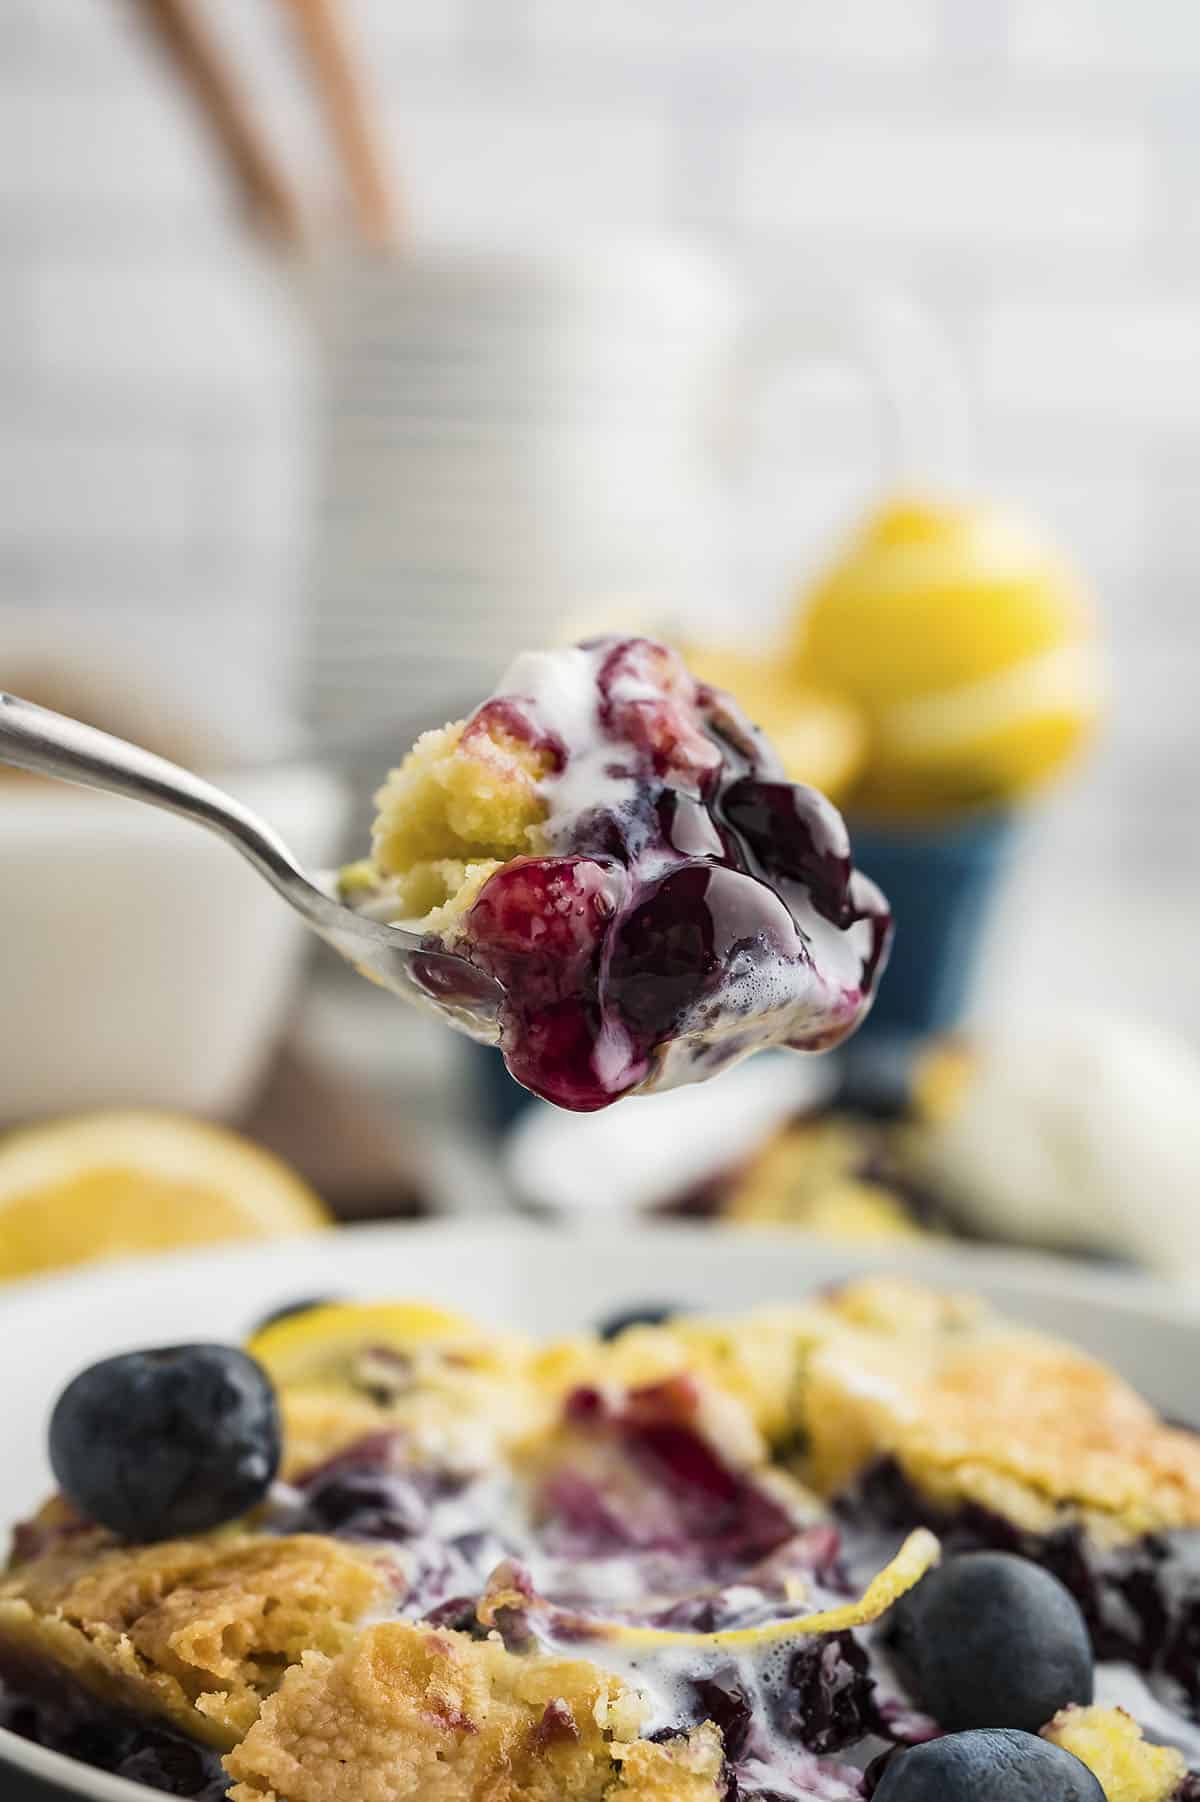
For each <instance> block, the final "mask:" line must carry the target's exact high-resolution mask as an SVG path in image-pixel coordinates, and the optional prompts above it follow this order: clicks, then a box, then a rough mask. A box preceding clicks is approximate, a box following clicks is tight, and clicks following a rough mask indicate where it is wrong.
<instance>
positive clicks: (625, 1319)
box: [596, 1301, 687, 1339]
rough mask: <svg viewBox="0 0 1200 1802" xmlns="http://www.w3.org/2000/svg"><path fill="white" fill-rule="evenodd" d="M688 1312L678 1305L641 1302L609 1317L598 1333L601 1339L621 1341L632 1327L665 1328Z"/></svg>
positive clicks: (600, 1326)
mask: <svg viewBox="0 0 1200 1802" xmlns="http://www.w3.org/2000/svg"><path fill="white" fill-rule="evenodd" d="M686 1312H687V1309H686V1308H681V1307H680V1306H679V1305H678V1303H671V1302H653V1301H648V1302H639V1303H638V1304H637V1305H636V1306H635V1307H631V1308H622V1309H621V1310H620V1311H619V1312H618V1313H616V1314H610V1315H608V1317H607V1318H606V1319H605V1320H602V1321H601V1323H600V1325H599V1326H598V1327H597V1328H596V1331H597V1332H598V1333H599V1335H600V1337H601V1339H619V1338H620V1336H621V1334H622V1333H624V1332H626V1331H627V1330H628V1329H629V1328H630V1327H631V1326H665V1325H666V1323H667V1321H668V1320H674V1319H676V1317H677V1316H678V1315H680V1314H686Z"/></svg>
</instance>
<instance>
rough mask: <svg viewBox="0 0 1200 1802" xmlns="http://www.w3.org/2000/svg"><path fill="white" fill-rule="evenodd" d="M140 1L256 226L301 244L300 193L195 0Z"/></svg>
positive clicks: (291, 243)
mask: <svg viewBox="0 0 1200 1802" xmlns="http://www.w3.org/2000/svg"><path fill="white" fill-rule="evenodd" d="M136 4H137V5H138V6H139V7H140V8H141V11H142V14H143V17H144V18H145V19H146V21H147V23H148V24H149V25H150V26H151V27H152V29H153V31H154V33H155V35H156V37H157V38H158V40H159V42H160V43H161V44H162V46H163V48H164V49H165V50H166V52H167V54H168V56H169V57H170V58H171V60H172V62H173V63H174V64H175V66H176V68H177V70H178V71H179V74H180V75H181V76H182V77H183V80H184V81H185V83H186V85H187V87H188V88H189V90H190V92H191V94H192V96H193V98H194V99H195V101H196V102H197V104H198V106H199V107H200V110H201V112H202V113H203V114H204V116H205V118H206V120H207V122H208V125H209V127H210V129H211V130H212V132H213V135H214V136H215V137H216V139H217V142H218V144H219V145H220V148H221V150H222V151H223V152H224V155H225V158H226V161H227V162H228V164H229V166H230V168H231V169H232V171H233V174H234V177H235V179H236V181H237V184H238V187H239V189H240V191H241V195H242V199H243V201H244V203H245V205H246V208H247V211H248V212H249V213H250V215H251V217H252V219H253V220H254V222H255V223H256V225H258V227H259V228H260V229H261V230H262V231H263V232H264V233H266V235H268V236H269V237H271V238H273V239H275V240H276V241H277V242H279V243H281V244H284V245H286V246H288V247H289V248H298V247H300V246H301V245H302V244H303V242H304V238H305V231H304V215H303V209H302V208H301V205H300V202H299V198H298V196H297V194H296V191H295V189H294V188H293V187H292V185H291V183H290V182H289V180H288V178H287V176H286V175H285V173H284V171H283V168H282V166H281V164H280V163H279V162H278V160H277V159H276V157H275V154H274V152H273V151H272V149H271V147H270V145H269V143H268V141H267V139H266V137H265V135H264V134H263V132H262V131H261V129H260V128H259V125H258V123H257V121H256V119H255V117H254V111H253V107H252V104H251V102H250V100H249V98H248V97H247V95H246V93H245V92H244V91H243V89H242V87H241V85H240V83H239V81H238V78H237V76H236V74H235V73H234V70H233V66H232V64H231V63H230V61H229V59H228V58H227V57H226V55H225V53H224V51H223V50H222V49H221V46H220V44H219V42H218V41H217V39H216V37H215V36H214V35H213V33H212V31H211V30H210V29H209V27H208V25H207V24H206V23H205V21H204V19H203V18H202V17H201V15H200V13H199V11H198V10H197V7H196V5H195V0H136Z"/></svg>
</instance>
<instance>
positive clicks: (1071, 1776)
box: [873, 1728, 1105, 1802]
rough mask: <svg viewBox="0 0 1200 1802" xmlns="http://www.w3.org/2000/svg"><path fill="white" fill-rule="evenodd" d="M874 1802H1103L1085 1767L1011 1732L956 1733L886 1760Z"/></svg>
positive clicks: (1055, 1749) (1034, 1739)
mask: <svg viewBox="0 0 1200 1802" xmlns="http://www.w3.org/2000/svg"><path fill="white" fill-rule="evenodd" d="M873 1802H1105V1797H1104V1791H1103V1790H1102V1789H1101V1787H1100V1785H1099V1783H1098V1782H1097V1780H1096V1778H1095V1777H1094V1776H1093V1775H1092V1773H1091V1771H1089V1770H1088V1768H1087V1766H1086V1765H1085V1764H1083V1763H1082V1762H1081V1760H1079V1759H1078V1758H1076V1757H1074V1756H1073V1754H1072V1753H1070V1752H1064V1751H1063V1749H1062V1747H1061V1746H1052V1745H1051V1744H1050V1743H1049V1741H1048V1740H1044V1739H1038V1738H1037V1737H1036V1736H1035V1735H1034V1734H1032V1733H1017V1732H1015V1731H1014V1730H1013V1729H1011V1728H996V1729H993V1730H990V1731H988V1730H979V1731H976V1732H973V1733H952V1734H949V1735H948V1736H947V1737H946V1738H945V1739H932V1740H929V1741H928V1742H927V1743H926V1744H925V1745H923V1746H910V1747H909V1748H908V1749H907V1750H906V1751H904V1752H897V1753H895V1754H894V1755H893V1756H892V1757H891V1758H889V1759H888V1761H887V1765H886V1767H885V1769H884V1773H883V1776H882V1777H881V1778H880V1781H879V1783H878V1785H877V1786H876V1789H875V1794H874V1797H873Z"/></svg>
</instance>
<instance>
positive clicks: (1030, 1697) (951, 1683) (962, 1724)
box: [887, 1552, 1093, 1733]
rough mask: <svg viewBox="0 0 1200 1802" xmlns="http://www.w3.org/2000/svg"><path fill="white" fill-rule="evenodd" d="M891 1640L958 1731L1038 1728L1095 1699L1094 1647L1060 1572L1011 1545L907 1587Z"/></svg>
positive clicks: (927, 1698) (917, 1690)
mask: <svg viewBox="0 0 1200 1802" xmlns="http://www.w3.org/2000/svg"><path fill="white" fill-rule="evenodd" d="M887 1637H888V1640H889V1642H890V1644H891V1646H892V1648H893V1650H894V1652H895V1654H896V1657H897V1661H898V1662H899V1664H900V1665H901V1667H902V1668H903V1670H904V1671H905V1673H906V1675H907V1677H908V1680H909V1683H910V1685H911V1687H912V1689H913V1691H914V1694H915V1696H916V1699H917V1701H918V1702H919V1703H920V1705H921V1707H922V1708H924V1709H926V1710H928V1712H929V1713H930V1714H931V1715H932V1716H933V1717H934V1719H935V1720H936V1721H937V1722H938V1724H939V1725H940V1726H941V1727H943V1728H945V1729H946V1730H947V1731H948V1732H951V1733H956V1732H959V1731H960V1730H961V1729H963V1728H968V1727H1019V1728H1022V1729H1024V1731H1025V1732H1027V1733H1036V1732H1037V1730H1038V1729H1039V1728H1040V1727H1043V1726H1044V1725H1045V1724H1046V1722H1047V1721H1048V1720H1050V1719H1051V1717H1052V1716H1053V1715H1055V1714H1057V1713H1058V1711H1059V1709H1060V1708H1065V1707H1066V1705H1067V1703H1068V1702H1085V1703H1086V1702H1090V1701H1091V1699H1092V1677H1093V1673H1092V1649H1091V1643H1090V1640H1089V1638H1088V1630H1087V1626H1086V1623H1085V1621H1084V1618H1083V1615H1082V1613H1081V1612H1080V1609H1079V1605H1078V1603H1077V1602H1076V1601H1075V1598H1074V1597H1073V1596H1072V1595H1071V1594H1070V1592H1069V1591H1068V1590H1067V1589H1065V1588H1064V1587H1063V1585H1062V1584H1061V1583H1060V1582H1059V1581H1058V1578H1057V1577H1052V1576H1051V1575H1050V1573H1049V1571H1045V1570H1042V1569H1041V1568H1040V1567H1039V1566H1038V1565H1036V1564H1033V1563H1031V1562H1030V1561H1029V1559H1027V1558H1018V1557H1015V1556H1014V1555H1013V1554H1012V1553H1011V1552H968V1553H966V1554H965V1555H964V1556H962V1557H958V1558H950V1559H948V1560H947V1561H946V1563H945V1564H943V1565H942V1566H941V1567H940V1568H939V1569H938V1570H935V1571H931V1572H930V1574H929V1576H927V1577H925V1578H924V1579H923V1580H922V1581H921V1582H920V1583H918V1585H917V1587H916V1588H915V1589H913V1590H910V1591H909V1593H908V1595H906V1596H902V1597H901V1599H900V1601H899V1602H897V1604H896V1606H895V1607H894V1608H893V1609H892V1611H891V1614H890V1616H889V1617H888V1627H887Z"/></svg>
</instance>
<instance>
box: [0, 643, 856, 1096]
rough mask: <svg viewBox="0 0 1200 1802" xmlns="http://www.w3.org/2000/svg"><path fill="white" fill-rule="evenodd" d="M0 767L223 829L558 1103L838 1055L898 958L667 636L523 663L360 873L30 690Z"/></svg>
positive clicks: (840, 846)
mask: <svg viewBox="0 0 1200 1802" xmlns="http://www.w3.org/2000/svg"><path fill="white" fill-rule="evenodd" d="M0 763H10V764H13V765H15V766H16V767H18V768H24V769H33V770H37V771H40V772H41V773H43V774H45V775H51V776H58V777H61V778H62V779H63V780H65V781H69V782H77V783H82V784H84V785H86V786H89V787H93V788H100V789H106V790H108V791H110V792H113V793H117V794H122V795H126V796H129V797H131V798H133V799H135V800H141V801H147V802H149V803H150V804H151V805H153V806H157V807H163V808H167V809H168V810H170V811H172V812H174V813H178V814H182V815H184V816H186V817H187V818H189V819H192V820H195V821H196V823H197V824H199V825H202V826H205V827H207V828H208V829H209V830H210V831H213V832H216V833H218V834H220V835H221V836H222V837H224V838H226V839H227V840H228V841H229V842H230V844H232V845H233V847H234V848H235V849H236V850H237V851H239V852H240V853H241V854H242V856H244V857H245V858H246V859H247V860H248V861H249V862H250V863H251V864H252V865H253V866H254V868H255V869H256V870H257V872H258V873H259V874H260V875H261V876H263V877H264V878H265V879H266V880H267V881H268V882H270V883H271V885H272V886H273V887H274V888H275V889H276V891H277V892H278V893H279V894H280V895H281V896H282V897H283V899H284V900H285V901H287V902H288V903H289V904H290V905H291V906H292V907H293V908H295V910H296V911H297V912H298V913H299V914H300V915H301V917H302V918H303V919H304V921H305V923H306V924H307V925H308V926H310V927H311V928H312V929H313V930H314V931H316V932H318V933H319V934H320V935H321V937H323V938H324V939H326V940H327V942H328V943H330V944H331V945H333V946H334V948H335V949H336V950H338V951H339V952H340V953H341V954H342V955H343V956H344V957H346V958H347V959H348V960H349V961H350V962H351V963H353V964H354V965H355V967H356V968H357V969H359V970H361V971H362V972H363V974H365V975H368V976H370V977H372V978H373V979H374V980H375V981H377V982H380V983H381V984H382V985H383V986H384V987H386V988H388V989H391V990H392V991H393V992H394V993H396V994H399V995H402V996H403V997H404V998H405V999H407V1000H411V1001H416V1002H418V1003H420V1004H422V1005H424V1006H426V1007H430V1008H433V1009H434V1010H435V1011H437V1012H438V1013H439V1014H440V1015H441V1016H442V1017H443V1018H445V1019H446V1020H448V1021H449V1022H450V1023H451V1024H452V1025H454V1026H456V1027H458V1028H459V1029H460V1030H461V1031H464V1032H466V1033H469V1034H470V1036H471V1037H473V1038H476V1039H479V1040H482V1041H483V1042H485V1043H498V1044H499V1046H500V1049H501V1051H502V1052H503V1054H504V1058H505V1061H506V1063H507V1065H508V1067H509V1069H510V1071H511V1072H512V1074H513V1076H514V1077H516V1079H517V1081H518V1082H521V1083H523V1084H524V1085H525V1087H526V1088H528V1089H532V1090H533V1091H534V1093H535V1094H538V1095H542V1096H544V1097H545V1098H546V1099H547V1100H549V1101H553V1102H556V1103H557V1104H558V1105H559V1106H560V1107H565V1108H572V1109H576V1110H579V1111H588V1110H592V1109H596V1108H601V1107H607V1106H608V1105H609V1104H610V1103H611V1102H613V1101H617V1100H619V1099H620V1098H621V1097H622V1096H624V1095H631V1094H634V1093H639V1092H645V1091H649V1090H653V1089H662V1088H670V1087H673V1086H675V1085H677V1084H680V1083H685V1082H698V1081H702V1080H703V1079H704V1078H705V1077H708V1076H711V1075H713V1074H715V1073H716V1072H717V1071H718V1070H721V1069H724V1068H726V1067H727V1066H728V1065H730V1064H733V1063H736V1062H737V1061H738V1060H739V1059H741V1058H743V1057H746V1056H747V1055H748V1054H749V1053H750V1052H752V1051H757V1050H760V1049H762V1048H763V1047H765V1046H768V1045H786V1046H790V1047H793V1048H794V1049H796V1050H802V1051H821V1050H826V1049H828V1048H829V1047H830V1046H833V1045H836V1044H838V1043H839V1042H840V1041H841V1040H842V1039H844V1038H846V1037H847V1035H848V1034H849V1033H851V1032H853V1030H854V1028H855V1027H856V1026H857V1025H858V1024H859V1022H860V1021H861V1019H862V1018H863V1016H864V1015H865V1014H866V1012H867V1010H868V1008H869V1007H870V1004H871V1000H872V997H873V995H874V991H875V986H876V984H877V982H878V979H879V976H880V974H881V972H882V970H883V967H884V964H885V962H886V958H887V952H888V946H889V941H890V936H891V917H890V914H889V912H888V908H887V903H886V902H885V900H884V898H883V896H882V895H881V894H880V892H879V890H878V889H877V888H876V887H875V886H874V884H873V883H871V882H869V881H868V880H867V878H866V877H865V876H863V875H861V874H860V873H859V872H858V871H856V870H855V869H854V867H853V863H852V860H851V854H850V841H849V838H848V836H847V833H846V828H845V825H844V823H843V821H842V818H841V816H840V814H839V813H838V812H837V810H836V809H835V808H834V807H833V806H832V805H831V803H830V802H829V801H827V800H826V799H825V797H824V796H823V795H821V794H819V793H818V792H817V791H816V790H815V789H812V788H805V787H802V786H799V785H797V784H794V783H789V782H788V781H787V779H786V777H785V775H784V773H783V769H782V766H781V764H780V762H779V759H778V758H777V756H776V754H775V752H774V751H773V750H772V749H771V747H770V745H769V743H768V742H767V740H766V738H765V737H764V736H763V734H762V733H761V732H760V731H758V729H757V728H756V727H754V726H752V725H751V723H750V721H749V720H748V719H747V718H746V717H745V715H744V714H743V713H742V712H741V710H740V708H739V707H738V706H737V704H736V703H735V702H734V701H733V700H732V698H731V697H730V696H729V695H727V694H724V693H722V692H721V691H720V690H719V689H715V688H711V687H709V686H708V685H707V684H705V683H702V682H697V681H696V680H695V679H694V678H693V677H692V676H691V675H690V674H689V672H688V670H687V668H686V667H685V665H684V664H683V662H682V661H681V659H680V658H679V657H678V656H677V655H676V654H675V652H673V651H670V650H668V649H667V648H666V647H665V646H663V645H660V644H655V643H653V642H652V641H651V640H649V639H644V638H598V639H592V640H589V641H587V642H586V643H584V644H580V645H574V646H570V647H566V648H563V649H559V650H553V651H543V652H531V653H526V654H525V655H523V656H521V657H518V658H517V660H516V662H515V663H514V664H513V665H512V667H511V669H510V670H509V671H508V673H507V674H506V675H505V677H504V678H503V680H502V681H501V683H500V685H499V687H498V688H497V690H496V691H495V693H494V694H493V695H492V696H491V697H490V698H489V699H488V700H486V701H484V702H483V704H482V705H481V706H480V707H478V708H477V709H476V710H475V712H474V713H473V714H472V715H471V716H470V718H469V719H467V720H464V721H460V722H458V723H456V724H454V725H449V726H444V727H442V728H441V729H440V730H438V731H434V732H428V733H426V734H425V735H424V737H422V738H421V739H419V740H418V741H417V744H416V745H415V746H414V748H413V749H412V751H410V752H409V754H408V756H407V757H406V758H405V759H404V761H403V763H402V764H401V765H400V766H399V768H398V769H396V770H393V772H392V773H391V775H390V776H389V777H388V779H387V781H386V782H385V783H384V786H383V788H382V789H381V790H380V793H379V797H378V806H379V814H378V818H377V820H376V823H375V830H374V833H373V840H372V847H371V853H370V855H369V856H368V857H367V858H366V859H364V860H363V861H362V862H361V863H356V864H352V865H350V866H349V867H348V868H347V869H344V870H343V871H341V873H340V874H333V875H331V874H328V873H321V872H318V873H315V874H310V873H308V872H306V871H304V870H303V869H302V868H301V867H300V866H299V865H298V864H297V862H296V860H295V858H294V857H293V856H292V855H291V853H290V852H289V851H288V849H287V847H286V846H285V845H284V844H283V843H282V841H281V840H280V839H279V837H278V835H277V834H276V833H275V832H273V831H272V829H271V828H270V827H269V826H268V825H267V824H266V823H265V822H263V821H262V820H259V819H257V818H256V817H255V816H254V815H253V814H252V813H251V812H250V810H249V809H247V808H246V807H244V806H243V805H242V804H241V803H240V802H238V801H236V800H235V799H233V797H231V796H229V795H225V794H223V793H222V792H221V790H220V789H218V788H216V787H215V786H214V785H213V784H212V783H210V782H207V781H205V780H203V779H202V778H201V777H199V776H196V775H194V774H192V773H191V772H189V771H187V770H184V769H181V768H180V767H179V766H178V765H175V764H172V763H168V762H167V761H166V760H165V759H164V758H161V757H156V756H154V755H152V754H151V753H150V752H148V751H144V750H141V749H139V748H138V747H137V746H135V745H130V744H127V743H126V742H125V741H123V740H121V739H117V738H113V737H111V736H109V735H108V734H106V733H103V732H99V731H97V730H96V729H95V728H93V727H90V726H85V725H83V724H81V723H80V722H79V721H76V720H71V719H68V718H66V717H65V716H64V715H62V714H56V713H52V712H50V711H49V710H47V709H45V708H40V707H36V706H34V705H33V704H32V703H31V702H28V701H22V700H20V699H19V698H18V697H16V696H14V695H6V694H0Z"/></svg>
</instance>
